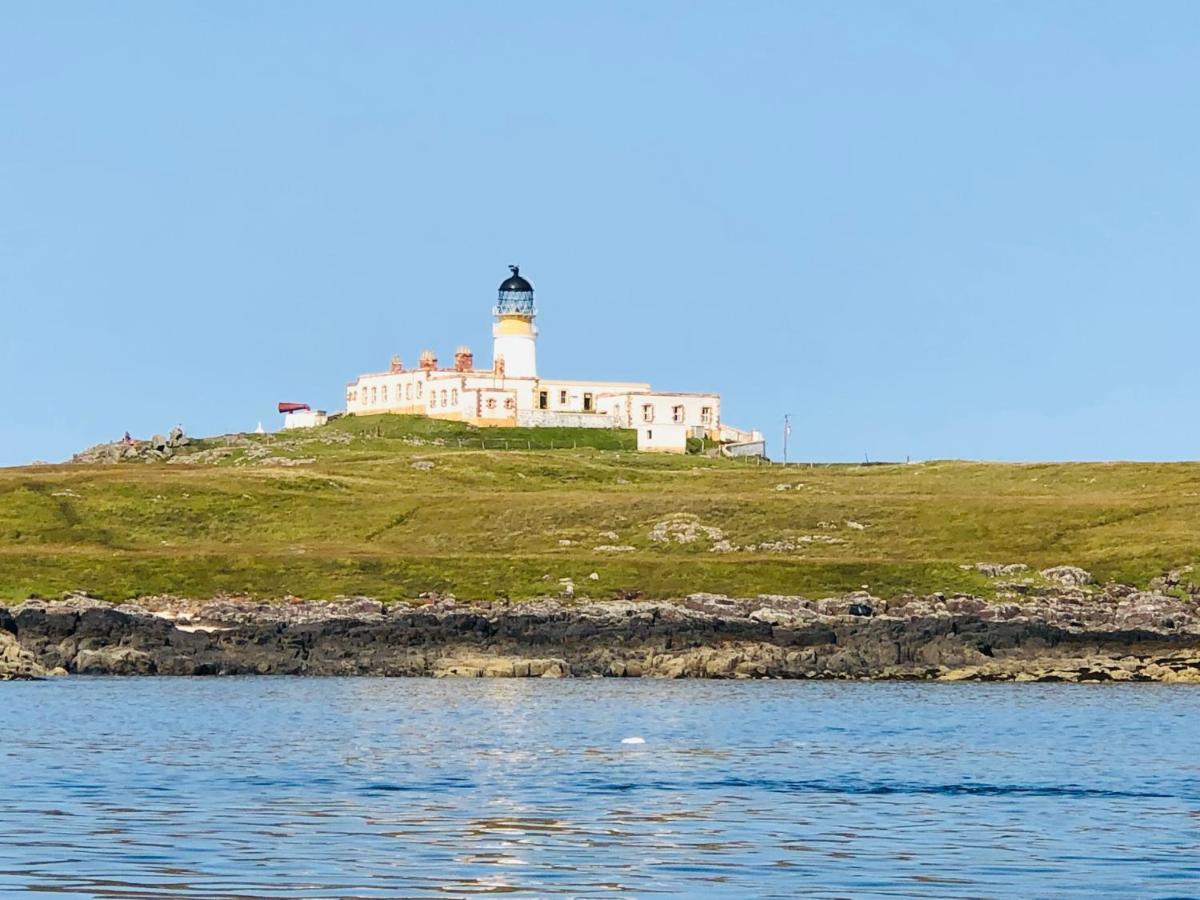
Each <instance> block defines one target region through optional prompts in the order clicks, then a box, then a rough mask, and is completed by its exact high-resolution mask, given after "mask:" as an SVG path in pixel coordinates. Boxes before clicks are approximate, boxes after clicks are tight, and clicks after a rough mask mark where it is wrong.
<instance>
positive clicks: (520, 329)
mask: <svg viewBox="0 0 1200 900" xmlns="http://www.w3.org/2000/svg"><path fill="white" fill-rule="evenodd" d="M509 269H511V270H512V276H511V277H509V278H507V279H505V281H504V283H503V284H501V285H500V297H499V299H498V300H497V302H496V308H495V309H494V310H492V314H493V315H494V316H495V317H496V324H495V325H493V326H492V338H493V342H492V365H493V367H494V369H495V371H497V372H500V373H503V374H504V376H505V377H507V378H536V377H537V328H536V327H534V324H533V319H534V317H535V316H536V315H537V310H536V309H535V308H534V306H533V285H532V284H530V283H529V282H528V281H526V280H525V279H524V278H522V277H521V269H520V267H519V266H509Z"/></svg>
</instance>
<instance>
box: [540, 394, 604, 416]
mask: <svg viewBox="0 0 1200 900" xmlns="http://www.w3.org/2000/svg"><path fill="white" fill-rule="evenodd" d="M558 405H559V406H566V405H567V392H566V391H559V392H558ZM594 406H595V404H594V401H593V397H592V395H591V394H584V395H583V411H584V412H591V411H592V409H593V408H594ZM549 408H550V392H549V391H538V409H549Z"/></svg>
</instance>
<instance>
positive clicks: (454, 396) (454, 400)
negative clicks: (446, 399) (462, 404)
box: [450, 388, 458, 406]
mask: <svg viewBox="0 0 1200 900" xmlns="http://www.w3.org/2000/svg"><path fill="white" fill-rule="evenodd" d="M450 405H451V406H458V388H455V389H454V390H452V391H451V392H450Z"/></svg>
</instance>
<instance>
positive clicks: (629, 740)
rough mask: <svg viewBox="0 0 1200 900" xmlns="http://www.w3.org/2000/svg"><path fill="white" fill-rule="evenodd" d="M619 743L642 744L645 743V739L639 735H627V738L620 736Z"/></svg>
mask: <svg viewBox="0 0 1200 900" xmlns="http://www.w3.org/2000/svg"><path fill="white" fill-rule="evenodd" d="M621 743H622V744H644V743H646V739H645V738H640V737H627V738H621Z"/></svg>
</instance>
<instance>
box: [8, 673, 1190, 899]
mask: <svg viewBox="0 0 1200 900" xmlns="http://www.w3.org/2000/svg"><path fill="white" fill-rule="evenodd" d="M2 690H3V691H4V700H5V702H4V703H2V704H0V734H2V735H4V736H5V740H4V741H3V747H2V749H0V753H2V755H3V776H4V778H3V781H2V782H0V895H5V896H7V895H10V894H15V893H23V892H30V891H36V892H43V893H57V894H65V895H73V896H87V897H130V898H132V897H137V898H146V897H172V898H174V897H184V898H216V897H221V898H228V897H247V898H250V897H253V898H280V897H297V898H299V897H331V896H333V897H364V898H366V897H395V896H405V897H442V896H472V895H477V894H518V895H527V896H545V895H567V896H577V897H589V896H595V897H609V896H614V895H622V896H627V895H637V896H642V895H654V894H662V895H677V896H699V895H703V896H731V897H732V896H737V897H742V896H748V895H753V896H763V897H791V896H795V895H796V894H800V893H803V894H816V895H823V896H855V897H860V896H879V897H901V896H934V897H939V896H940V897H962V896H980V895H986V896H1005V895H1007V896H1030V895H1043V894H1046V893H1053V894H1054V895H1056V896H1080V897H1085V896H1086V897H1092V896H1103V895H1109V896H1155V897H1168V896H1181V897H1182V896H1196V895H1198V894H1200V827H1198V826H1200V779H1198V778H1197V773H1198V772H1200V766H1198V764H1197V762H1196V758H1195V752H1194V748H1195V746H1196V744H1197V739H1198V738H1200V725H1198V724H1197V723H1200V716H1198V715H1197V713H1200V692H1195V691H1189V690H1182V691H1172V690H1156V691H1146V690H1139V689H1138V687H1137V686H1132V687H1129V688H1127V689H1124V688H1122V687H1114V688H1104V689H1097V690H1096V691H1094V692H1092V691H1077V690H1076V691H1072V690H1069V689H1066V688H1063V687H1062V686H1028V685H1022V686H1014V685H976V686H968V687H966V688H963V687H962V686H957V685H955V686H944V685H883V684H836V685H835V684H781V683H722V684H711V683H696V682H681V683H673V682H672V683H667V682H623V681H620V682H619V681H612V682H609V681H603V682H596V681H579V682H550V683H547V682H541V681H540V680H534V681H530V682H511V681H510V682H488V681H483V682H474V681H445V682H443V681H438V682H433V681H389V680H383V679H320V680H301V679H295V680H289V679H266V678H259V679H254V678H245V679H213V680H205V679H141V680H139V679H131V680H122V679H69V680H63V681H55V682H46V683H40V684H13V685H5V686H4V687H3V689H2ZM629 735H638V736H640V737H642V738H644V741H645V743H643V744H623V743H622V741H623V739H625V738H627V737H628V736H629ZM1048 885H1052V886H1053V888H1052V890H1048V889H1047V886H1048Z"/></svg>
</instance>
